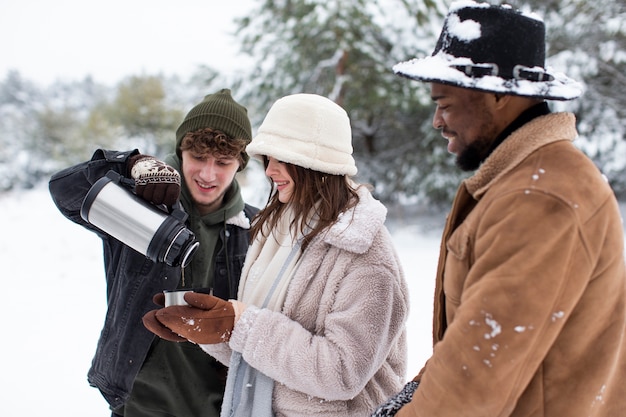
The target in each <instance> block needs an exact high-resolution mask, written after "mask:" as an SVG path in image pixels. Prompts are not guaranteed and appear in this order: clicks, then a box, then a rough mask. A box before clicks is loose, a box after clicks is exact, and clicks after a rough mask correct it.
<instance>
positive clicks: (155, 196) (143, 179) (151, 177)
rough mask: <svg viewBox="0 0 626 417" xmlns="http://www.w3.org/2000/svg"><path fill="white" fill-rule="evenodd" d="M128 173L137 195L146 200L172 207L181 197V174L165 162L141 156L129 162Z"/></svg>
mask: <svg viewBox="0 0 626 417" xmlns="http://www.w3.org/2000/svg"><path fill="white" fill-rule="evenodd" d="M128 171H129V173H130V177H131V178H132V179H134V180H135V194H137V195H138V196H139V197H141V198H143V199H144V200H146V201H148V202H150V203H153V204H156V205H160V204H165V205H166V206H167V207H172V206H173V205H174V203H176V200H178V198H179V197H180V174H179V173H178V171H176V170H175V169H174V168H172V167H171V166H169V165H167V164H166V163H165V162H163V161H159V160H158V159H156V158H154V157H152V156H148V155H141V154H139V155H135V156H133V157H131V158H130V159H129V160H128Z"/></svg>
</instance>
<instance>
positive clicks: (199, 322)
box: [143, 292, 235, 345]
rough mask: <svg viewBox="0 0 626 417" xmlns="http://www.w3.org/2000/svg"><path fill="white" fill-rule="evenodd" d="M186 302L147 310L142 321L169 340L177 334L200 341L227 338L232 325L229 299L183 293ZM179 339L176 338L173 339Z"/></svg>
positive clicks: (232, 318) (202, 343)
mask: <svg viewBox="0 0 626 417" xmlns="http://www.w3.org/2000/svg"><path fill="white" fill-rule="evenodd" d="M184 298H185V301H186V302H187V304H189V305H188V306H169V307H165V308H162V309H159V310H153V311H150V312H148V313H147V314H146V315H145V316H144V317H143V323H144V325H145V326H146V328H147V329H148V330H150V331H151V332H153V333H154V334H156V335H157V336H159V337H161V338H163V339H167V340H172V336H173V335H178V336H181V337H183V338H185V339H187V340H189V341H191V342H194V343H197V344H200V345H209V344H217V343H222V342H227V341H228V340H229V339H230V334H231V332H232V331H233V327H234V325H235V309H234V307H233V304H232V303H231V302H230V301H225V300H222V299H221V298H218V297H215V296H213V295H209V294H201V293H194V292H190V293H187V294H185V297H184ZM177 341H180V340H177Z"/></svg>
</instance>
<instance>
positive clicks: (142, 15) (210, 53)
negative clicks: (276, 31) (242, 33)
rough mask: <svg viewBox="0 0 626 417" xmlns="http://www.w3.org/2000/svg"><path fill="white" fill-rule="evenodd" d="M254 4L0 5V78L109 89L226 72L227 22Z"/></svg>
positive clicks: (150, 0) (117, 1)
mask: <svg viewBox="0 0 626 417" xmlns="http://www.w3.org/2000/svg"><path fill="white" fill-rule="evenodd" d="M252 4H254V0H178V1H172V0H108V1H89V0H54V1H50V0H0V79H4V78H5V77H6V73H7V71H8V70H11V69H15V70H18V71H19V72H20V73H21V74H22V76H23V77H24V78H26V79H28V80H31V81H35V82H37V83H42V84H48V83H50V82H52V81H54V80H56V79H61V80H65V81H67V80H73V79H76V80H80V79H82V78H84V77H85V76H87V75H91V76H92V77H93V78H94V79H95V80H96V81H97V82H102V83H107V84H114V83H116V82H117V81H120V80H121V79H122V78H123V77H126V76H129V75H139V74H157V73H163V74H165V75H171V74H180V75H182V76H185V75H188V74H189V73H191V72H192V71H193V70H194V69H195V68H196V67H197V66H198V65H208V66H211V67H214V68H216V69H218V70H223V71H228V70H231V69H234V67H235V65H236V58H237V57H238V51H239V41H237V40H236V39H234V38H233V37H232V36H231V35H230V33H234V26H233V23H232V22H233V18H234V17H235V16H237V17H238V16H242V15H246V14H247V13H248V8H249V7H250V6H251V5H252Z"/></svg>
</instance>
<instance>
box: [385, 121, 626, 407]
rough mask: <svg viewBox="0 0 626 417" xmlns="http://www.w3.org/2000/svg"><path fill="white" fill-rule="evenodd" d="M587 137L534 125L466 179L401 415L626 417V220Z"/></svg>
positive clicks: (570, 125) (564, 125) (566, 128)
mask: <svg viewBox="0 0 626 417" xmlns="http://www.w3.org/2000/svg"><path fill="white" fill-rule="evenodd" d="M575 137H576V130H575V121H574V116H573V115H571V114H566V113H557V114H550V115H547V116H543V117H540V118H537V119H534V120H533V121H531V122H529V123H527V124H526V125H524V126H523V127H521V128H520V129H518V130H517V131H515V132H514V133H513V134H512V135H511V136H510V137H508V138H507V139H506V140H505V141H504V142H503V143H502V144H501V145H500V146H499V147H498V148H497V149H496V150H495V151H494V153H493V154H492V155H491V156H490V157H489V158H488V159H487V160H486V161H485V163H484V164H483V165H482V166H481V167H480V169H479V170H478V171H477V172H476V174H475V175H474V176H472V177H471V178H469V179H467V180H466V181H464V182H463V184H462V185H461V187H460V189H459V191H458V193H457V196H456V199H455V201H454V204H453V206H452V211H451V213H450V216H449V218H448V221H447V225H446V229H445V231H444V236H443V240H442V248H441V255H440V261H439V268H438V274H437V285H436V294H435V312H434V313H435V314H434V343H435V346H434V351H433V356H432V357H431V358H430V359H429V361H428V363H427V364H426V365H425V367H424V369H423V370H422V372H420V375H418V376H417V377H416V379H417V380H420V386H419V388H418V389H417V391H416V392H415V395H414V397H413V400H412V402H411V403H409V404H407V405H406V406H404V407H403V408H402V409H401V410H400V412H398V414H397V416H398V417H407V416H424V417H434V416H455V417H456V416H463V417H474V416H476V417H477V416H484V417H504V416H514V417H531V416H532V417H583V416H584V417H620V416H626V333H625V332H626V310H625V306H626V272H625V266H624V236H623V225H622V222H621V219H620V213H619V210H618V206H617V202H616V200H615V197H614V194H613V192H612V191H611V189H610V187H609V185H608V184H607V182H606V180H605V178H603V176H602V175H601V174H600V172H599V171H598V170H597V169H596V167H595V166H594V165H593V164H592V162H591V161H590V160H589V159H588V158H587V157H585V156H584V155H583V154H582V153H581V152H580V151H579V150H577V149H576V148H575V147H574V145H573V144H572V142H571V141H572V140H573V139H574V138H575Z"/></svg>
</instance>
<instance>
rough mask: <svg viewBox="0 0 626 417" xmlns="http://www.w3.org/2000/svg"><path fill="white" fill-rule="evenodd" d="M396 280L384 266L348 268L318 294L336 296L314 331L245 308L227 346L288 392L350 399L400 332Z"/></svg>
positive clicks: (404, 307)
mask: <svg viewBox="0 0 626 417" xmlns="http://www.w3.org/2000/svg"><path fill="white" fill-rule="evenodd" d="M370 261H371V260H370ZM400 275H401V274H400V272H399V271H398V270H397V269H396V270H393V269H390V268H389V264H388V263H386V262H382V261H381V262H378V263H376V262H366V263H362V264H360V266H354V267H353V268H349V269H348V273H347V274H346V275H344V276H342V277H341V279H337V280H336V281H335V282H336V283H337V288H325V289H324V291H329V292H333V291H335V296H334V302H333V304H332V306H331V307H330V308H329V309H328V314H326V315H325V317H324V318H323V325H318V326H319V327H320V329H316V330H314V331H311V330H309V329H306V328H304V327H303V326H302V325H301V324H300V323H299V322H297V321H295V320H292V319H291V318H290V317H288V316H286V315H285V314H282V313H280V312H274V311H271V310H268V309H258V308H256V307H253V306H250V307H248V308H247V309H246V311H245V312H244V314H243V315H242V317H241V319H240V320H239V321H238V322H237V326H236V327H235V330H234V332H233V335H232V336H231V340H230V346H231V348H233V350H236V351H239V352H241V353H242V355H243V358H244V359H245V360H246V361H247V362H248V363H249V364H250V365H251V366H253V367H254V368H256V369H258V370H259V371H261V372H263V373H264V374H266V375H267V376H269V377H270V378H272V379H274V380H275V381H277V382H278V383H281V384H284V385H286V386H287V387H288V388H290V389H292V390H296V391H299V392H302V393H305V394H307V395H310V396H315V397H319V398H324V399H326V400H349V399H352V398H354V397H355V396H356V395H357V394H358V393H360V392H361V391H362V390H363V389H364V387H365V385H366V384H367V382H368V381H369V380H370V379H371V378H372V376H373V375H374V374H375V373H376V372H377V371H378V370H379V369H380V368H381V366H382V364H383V363H384V362H385V361H386V360H387V357H388V355H389V353H390V351H391V350H392V346H394V345H396V344H397V343H398V338H399V337H401V334H402V333H403V330H404V325H405V321H406V317H407V314H408V294H407V290H406V286H405V285H404V280H403V279H400V277H399V276H400ZM312 280H315V277H313V278H312ZM330 287H333V286H332V285H331V286H330Z"/></svg>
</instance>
